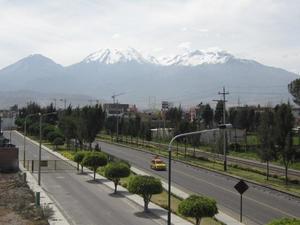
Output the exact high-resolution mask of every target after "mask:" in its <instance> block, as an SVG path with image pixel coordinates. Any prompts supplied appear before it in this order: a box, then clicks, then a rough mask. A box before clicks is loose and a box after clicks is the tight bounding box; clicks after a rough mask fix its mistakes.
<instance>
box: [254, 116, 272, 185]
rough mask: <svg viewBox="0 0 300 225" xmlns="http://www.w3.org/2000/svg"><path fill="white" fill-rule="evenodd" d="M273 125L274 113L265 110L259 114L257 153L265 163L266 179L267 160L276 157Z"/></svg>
mask: <svg viewBox="0 0 300 225" xmlns="http://www.w3.org/2000/svg"><path fill="white" fill-rule="evenodd" d="M274 126H275V121H274V113H273V112H272V111H271V110H266V111H265V112H263V113H262V115H261V121H260V125H259V127H258V133H257V134H258V138H259V142H260V148H259V151H258V155H259V157H260V159H261V160H262V161H263V162H266V163H267V180H269V161H270V160H272V159H274V158H275V157H276V151H275V140H274Z"/></svg>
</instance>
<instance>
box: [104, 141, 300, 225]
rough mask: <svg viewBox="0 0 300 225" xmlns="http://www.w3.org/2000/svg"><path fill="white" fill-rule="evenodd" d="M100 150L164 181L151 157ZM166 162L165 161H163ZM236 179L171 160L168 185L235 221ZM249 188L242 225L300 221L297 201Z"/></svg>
mask: <svg viewBox="0 0 300 225" xmlns="http://www.w3.org/2000/svg"><path fill="white" fill-rule="evenodd" d="M99 144H100V146H101V149H102V151H104V152H107V153H109V154H111V155H114V156H117V157H119V158H122V159H124V160H127V161H129V162H130V163H131V164H132V165H134V166H136V167H137V168H140V169H142V170H144V171H147V172H150V173H153V174H155V175H157V176H159V177H161V178H162V179H164V180H165V181H166V180H167V171H154V170H151V169H150V161H151V159H152V158H153V155H152V154H150V153H146V152H142V151H137V150H134V149H131V148H128V147H121V146H117V145H112V144H108V143H104V142H99ZM164 161H165V162H167V159H164ZM237 182H238V180H237V179H235V178H231V177H228V176H224V175H221V174H218V173H214V172H210V171H207V170H204V169H200V168H195V167H191V166H188V165H186V164H183V163H180V162H176V161H173V164H172V185H175V186H177V187H179V188H181V189H183V190H185V191H187V192H188V193H198V194H203V195H206V196H210V197H212V198H214V199H216V200H217V202H218V206H219V208H220V209H221V210H222V211H224V212H225V213H227V214H229V215H231V216H233V217H235V218H237V219H238V218H239V210H240V195H239V194H238V193H237V192H236V190H235V189H234V185H235V184H236V183H237ZM248 185H249V187H250V188H249V189H248V191H247V192H246V193H245V194H244V197H243V215H244V221H245V222H246V224H266V223H267V222H269V221H270V220H272V219H275V218H281V217H296V218H300V199H299V198H293V197H290V196H289V195H286V194H282V193H280V192H278V191H273V190H270V189H267V188H263V187H261V186H257V185H253V184H248Z"/></svg>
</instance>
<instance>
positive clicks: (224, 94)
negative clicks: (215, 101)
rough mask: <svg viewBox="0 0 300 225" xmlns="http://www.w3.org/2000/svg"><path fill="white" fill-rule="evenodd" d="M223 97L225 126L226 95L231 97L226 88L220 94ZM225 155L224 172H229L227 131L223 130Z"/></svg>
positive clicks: (224, 120)
mask: <svg viewBox="0 0 300 225" xmlns="http://www.w3.org/2000/svg"><path fill="white" fill-rule="evenodd" d="M218 94H219V95H222V96H223V99H222V101H223V124H226V108H225V107H226V105H225V103H226V95H229V92H226V91H225V87H223V91H222V92H219V93H218ZM223 154H224V171H227V153H226V130H225V129H224V130H223Z"/></svg>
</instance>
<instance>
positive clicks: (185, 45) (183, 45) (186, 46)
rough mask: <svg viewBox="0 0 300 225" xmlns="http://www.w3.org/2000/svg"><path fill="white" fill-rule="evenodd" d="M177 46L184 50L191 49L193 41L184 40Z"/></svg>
mask: <svg viewBox="0 0 300 225" xmlns="http://www.w3.org/2000/svg"><path fill="white" fill-rule="evenodd" d="M177 48H179V49H182V50H190V49H191V42H188V41H187V42H182V43H180V44H179V45H177Z"/></svg>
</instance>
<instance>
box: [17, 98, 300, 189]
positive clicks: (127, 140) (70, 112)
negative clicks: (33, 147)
mask: <svg viewBox="0 0 300 225" xmlns="http://www.w3.org/2000/svg"><path fill="white" fill-rule="evenodd" d="M199 107H200V106H199ZM222 107H223V104H221V102H218V104H217V106H216V110H215V111H214V110H213V109H212V108H211V107H210V106H209V104H206V105H201V107H200V108H201V109H202V111H201V115H199V118H201V120H200V121H199V120H197V115H196V118H195V119H194V121H193V122H189V121H188V120H187V119H185V118H184V117H183V110H182V109H181V108H180V107H173V108H170V109H169V110H167V111H166V112H165V120H166V126H168V127H173V128H174V131H173V132H174V134H178V133H184V132H190V131H195V130H199V129H210V128H213V127H214V126H215V124H217V123H219V122H220V121H221V119H222V113H220V112H223V109H222ZM55 111H56V109H55V108H54V107H53V105H49V106H47V107H44V108H42V107H40V106H39V105H37V104H36V103H30V104H28V105H27V106H26V107H24V108H22V109H20V113H19V116H18V117H17V119H16V124H17V125H18V126H19V127H20V130H23V129H24V121H25V118H26V116H27V115H29V114H37V113H39V112H42V113H51V112H55ZM151 116H153V115H151ZM151 116H150V117H149V116H147V115H145V114H142V113H129V114H128V115H127V116H126V117H125V116H123V117H120V118H118V117H115V116H111V117H106V116H105V112H104V110H103V109H102V107H101V105H94V106H85V107H82V108H78V107H77V108H72V107H71V106H69V107H67V108H66V109H65V110H59V111H58V112H57V114H54V115H49V116H46V117H44V118H43V119H44V120H43V123H42V138H43V140H44V141H46V142H48V143H50V144H51V145H52V147H53V148H54V149H55V150H59V149H66V150H70V151H82V150H92V149H95V150H96V151H100V150H101V146H99V145H96V146H93V144H92V143H93V142H94V141H95V140H96V138H98V139H100V140H104V141H110V142H118V143H121V144H126V145H127V146H130V147H138V148H141V149H142V150H146V151H151V152H153V153H155V154H161V155H165V154H166V151H165V150H166V146H164V145H162V144H163V143H167V142H168V140H169V139H168V138H167V137H166V136H165V138H162V137H160V138H159V137H157V136H155V135H154V134H152V133H151V129H152V128H157V127H161V126H162V124H161V123H160V122H161V121H160V120H159V119H158V120H152V119H151ZM158 118H159V117H158ZM226 119H227V120H228V122H230V123H232V124H233V126H234V129H235V128H237V129H243V130H245V132H246V135H247V136H246V137H247V138H245V139H244V140H241V141H240V142H236V143H235V142H232V143H229V144H228V148H227V149H228V154H229V155H235V156H243V157H249V158H252V157H253V158H252V159H256V160H259V161H262V162H265V164H266V169H261V168H260V169H258V168H251V167H248V166H246V165H245V166H241V165H235V164H233V165H230V166H229V168H228V171H227V172H225V173H229V174H232V175H236V176H239V177H242V178H245V179H249V180H252V181H255V182H258V183H261V184H264V185H270V186H272V187H275V188H278V189H280V190H283V191H289V192H293V193H296V194H298V195H299V192H300V190H299V189H300V185H299V182H300V181H299V178H297V177H292V176H290V177H289V174H288V169H289V168H290V167H291V166H293V165H295V166H294V167H296V168H298V167H299V162H297V160H298V161H299V154H300V153H299V148H298V146H297V145H295V144H296V143H298V142H297V141H298V136H297V134H295V133H294V132H292V128H293V125H294V117H293V115H292V113H291V106H290V105H289V104H285V103H282V104H281V105H277V106H275V107H274V108H271V107H260V106H257V107H256V108H255V107H248V106H245V107H240V108H230V110H229V111H228V112H227V114H226ZM117 125H118V126H117ZM117 127H118V132H117V129H116V128H117ZM27 133H28V134H29V135H31V136H35V137H37V136H38V135H39V120H38V117H37V116H32V117H29V118H28V120H27ZM157 141H160V143H161V144H160V143H159V144H157ZM178 147H179V149H180V150H178ZM180 147H181V148H180ZM173 149H175V151H174V154H173V157H174V158H178V159H180V160H182V161H185V162H188V163H191V164H193V165H196V166H201V167H204V168H208V169H213V170H218V171H222V161H220V160H218V159H217V158H214V157H213V158H211V157H210V158H203V157H197V156H196V154H195V153H197V151H198V150H199V149H201V150H204V151H209V152H212V153H220V154H222V152H223V141H222V140H221V139H218V137H216V141H215V142H214V143H213V144H204V143H201V140H200V139H199V137H198V138H195V137H191V138H184V139H179V140H178V141H177V142H176V143H175V144H174V146H173ZM191 149H192V150H191ZM75 160H76V159H75ZM271 162H272V163H274V162H275V163H278V164H281V165H284V167H285V170H286V173H285V175H284V176H283V175H278V174H272V173H270V172H269V169H268V165H269V163H271ZM78 166H79V164H78ZM81 166H83V165H81Z"/></svg>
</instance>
